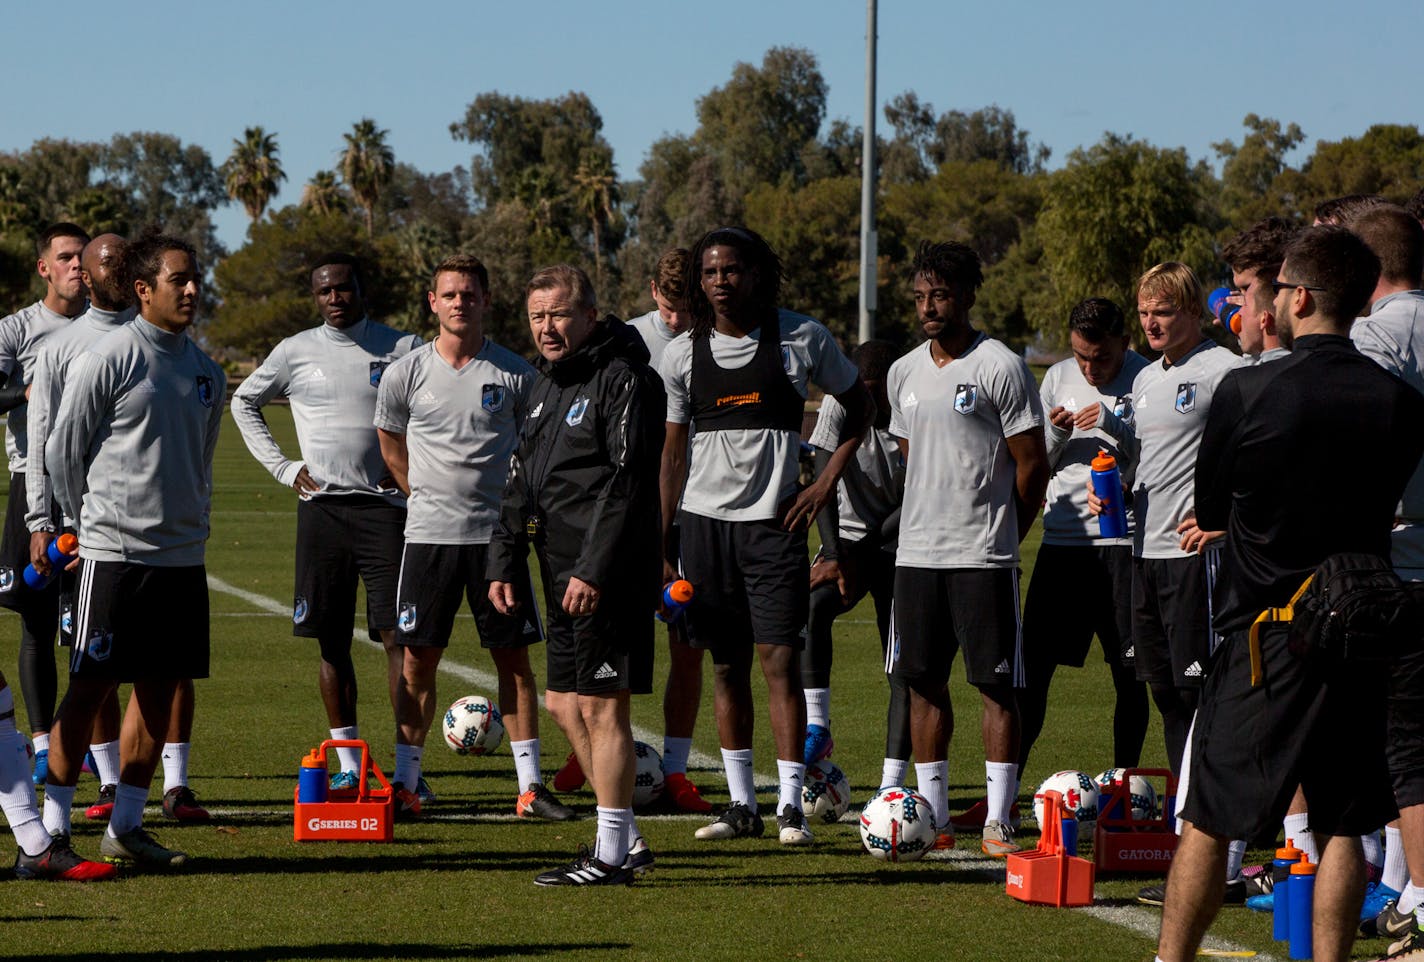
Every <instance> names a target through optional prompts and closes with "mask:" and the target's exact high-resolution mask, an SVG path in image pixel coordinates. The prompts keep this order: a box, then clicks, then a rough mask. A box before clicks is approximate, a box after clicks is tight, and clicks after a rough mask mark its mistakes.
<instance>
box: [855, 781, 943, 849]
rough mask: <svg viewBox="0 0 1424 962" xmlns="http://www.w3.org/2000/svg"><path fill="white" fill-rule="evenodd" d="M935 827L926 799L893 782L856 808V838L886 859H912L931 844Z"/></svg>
mask: <svg viewBox="0 0 1424 962" xmlns="http://www.w3.org/2000/svg"><path fill="white" fill-rule="evenodd" d="M938 835H939V830H938V829H937V828H936V827H935V813H934V808H933V807H931V805H930V802H929V799H927V798H925V797H924V796H923V795H921V794H920V793H919V792H917V791H915V790H914V789H913V788H906V787H905V786H903V785H894V786H891V787H889V788H882V789H881V790H880V791H878V792H876V793H875V795H874V797H872V798H871V799H870V801H868V802H866V803H865V807H864V808H863V809H861V810H860V841H861V843H862V844H863V845H864V846H865V850H866V851H867V852H869V853H870V854H871V855H873V856H875V857H876V858H879V859H884V860H885V861H887V862H913V861H916V860H917V859H921V858H924V856H925V853H926V852H928V851H929V850H930V849H932V848H934V845H935V839H936V838H937V837H938Z"/></svg>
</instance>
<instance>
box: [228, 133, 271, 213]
mask: <svg viewBox="0 0 1424 962" xmlns="http://www.w3.org/2000/svg"><path fill="white" fill-rule="evenodd" d="M222 176H223V186H224V187H226V188H227V195H228V196H229V197H231V198H232V199H233V200H235V201H237V202H238V203H240V204H241V205H242V206H243V209H244V210H246V211H247V216H248V217H251V218H252V219H253V220H257V219H258V218H259V217H261V216H262V212H263V211H265V210H266V209H267V202H268V201H270V200H271V199H272V198H273V196H275V195H276V193H277V188H278V186H279V185H280V184H281V183H282V181H284V180H286V179H287V175H286V172H284V171H283V170H282V163H281V161H279V160H278V159H277V135H276V134H269V133H267V132H266V131H265V130H263V129H262V128H261V127H248V128H247V129H246V130H244V131H243V132H242V139H241V140H234V141H233V142H232V154H231V156H229V157H228V159H227V162H226V163H224V164H223V165H222Z"/></svg>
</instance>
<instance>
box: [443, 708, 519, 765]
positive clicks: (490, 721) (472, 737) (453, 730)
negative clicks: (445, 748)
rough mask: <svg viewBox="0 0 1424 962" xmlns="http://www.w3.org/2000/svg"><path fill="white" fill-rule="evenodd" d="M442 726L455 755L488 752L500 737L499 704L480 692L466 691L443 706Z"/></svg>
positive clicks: (502, 736) (494, 746)
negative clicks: (472, 693)
mask: <svg viewBox="0 0 1424 962" xmlns="http://www.w3.org/2000/svg"><path fill="white" fill-rule="evenodd" d="M444 729H445V744H447V745H449V746H450V747H451V748H452V749H453V750H454V752H455V754H457V755H488V754H489V753H490V752H492V751H494V750H495V749H496V748H498V747H499V744H500V742H502V741H504V720H503V719H502V718H501V717H500V714H499V708H498V707H497V706H496V705H495V703H494V702H492V701H490V700H489V699H488V698H486V697H485V696H484V695H466V696H465V697H464V698H461V699H459V700H457V701H456V702H455V703H454V704H453V705H451V706H450V707H449V708H447V709H446V710H445V724H444Z"/></svg>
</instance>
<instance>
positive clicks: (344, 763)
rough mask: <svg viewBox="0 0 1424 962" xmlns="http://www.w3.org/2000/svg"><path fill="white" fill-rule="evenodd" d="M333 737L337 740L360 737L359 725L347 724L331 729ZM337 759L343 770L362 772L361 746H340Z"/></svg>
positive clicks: (349, 739) (350, 739)
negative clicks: (343, 726)
mask: <svg viewBox="0 0 1424 962" xmlns="http://www.w3.org/2000/svg"><path fill="white" fill-rule="evenodd" d="M331 737H332V738H333V739H335V740H336V741H352V740H354V739H357V738H360V737H361V735H360V734H359V731H358V726H356V725H347V726H346V727H345V728H333V729H331ZM336 761H337V764H339V765H340V766H341V770H342V771H343V772H355V773H356V774H358V775H359V774H360V773H361V749H359V748H338V749H337V750H336Z"/></svg>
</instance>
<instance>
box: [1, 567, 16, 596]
mask: <svg viewBox="0 0 1424 962" xmlns="http://www.w3.org/2000/svg"><path fill="white" fill-rule="evenodd" d="M13 587H15V569H14V568H2V567H0V591H9V590H10V589H11V588H13Z"/></svg>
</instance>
